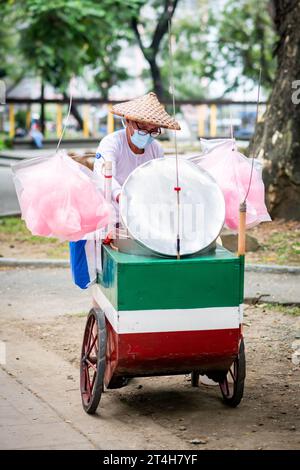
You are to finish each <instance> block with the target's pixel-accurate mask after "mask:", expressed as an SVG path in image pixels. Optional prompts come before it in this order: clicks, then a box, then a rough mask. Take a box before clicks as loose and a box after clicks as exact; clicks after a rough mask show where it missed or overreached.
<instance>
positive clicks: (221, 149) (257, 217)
mask: <svg viewBox="0 0 300 470" xmlns="http://www.w3.org/2000/svg"><path fill="white" fill-rule="evenodd" d="M201 145H202V149H203V154H201V155H200V156H197V157H191V159H190V160H191V161H194V163H196V164H197V165H199V166H200V167H201V168H203V169H205V170H206V171H207V172H208V173H210V175H211V176H213V178H214V179H215V180H216V181H217V183H218V185H219V186H220V188H221V190H222V192H223V195H224V199H225V210H226V215H225V226H226V227H227V228H228V229H229V230H231V231H233V232H237V230H238V224H239V206H240V203H242V202H243V201H244V199H245V196H246V195H247V192H248V188H249V182H250V179H251V185H250V189H249V192H248V195H247V213H246V226H247V228H250V227H254V226H255V225H257V224H259V223H260V222H267V221H270V220H271V218H270V216H269V214H268V211H267V208H266V205H265V187H264V183H263V179H262V165H261V164H260V162H258V161H257V160H254V165H253V171H252V176H251V167H252V160H251V159H250V158H247V157H245V155H243V154H241V153H240V152H239V151H238V150H237V146H236V143H235V141H234V140H232V139H222V140H221V139H220V140H218V139H214V140H213V141H209V140H205V139H201Z"/></svg>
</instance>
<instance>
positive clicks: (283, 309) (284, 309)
mask: <svg viewBox="0 0 300 470" xmlns="http://www.w3.org/2000/svg"><path fill="white" fill-rule="evenodd" d="M264 307H265V308H266V310H271V311H272V312H280V313H283V314H285V315H291V316H293V317H300V306H298V305H281V304H273V303H266V304H264Z"/></svg>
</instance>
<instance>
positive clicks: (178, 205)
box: [168, 19, 181, 259]
mask: <svg viewBox="0 0 300 470" xmlns="http://www.w3.org/2000/svg"><path fill="white" fill-rule="evenodd" d="M168 39H169V55H170V86H171V93H172V103H173V117H174V120H175V119H176V108H175V92H174V68H173V51H172V38H171V19H169V20H168ZM174 144H175V156H176V186H175V187H174V190H175V191H176V196H177V197H176V199H177V237H176V251H177V259H180V190H181V188H180V186H179V168H178V150H177V133H176V130H175V129H174Z"/></svg>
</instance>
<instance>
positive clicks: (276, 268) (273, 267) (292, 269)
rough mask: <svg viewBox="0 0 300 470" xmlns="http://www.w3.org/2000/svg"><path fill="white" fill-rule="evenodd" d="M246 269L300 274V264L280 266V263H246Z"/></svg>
mask: <svg viewBox="0 0 300 470" xmlns="http://www.w3.org/2000/svg"><path fill="white" fill-rule="evenodd" d="M245 271H249V272H258V273H270V274H300V266H285V265H283V266H280V265H279V264H269V265H268V264H246V265H245Z"/></svg>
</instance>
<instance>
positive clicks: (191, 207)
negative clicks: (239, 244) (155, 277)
mask: <svg viewBox="0 0 300 470" xmlns="http://www.w3.org/2000/svg"><path fill="white" fill-rule="evenodd" d="M178 170H179V188H180V191H179V199H180V204H179V211H178V205H177V191H176V189H175V188H176V159H175V158H174V157H167V158H158V159H154V160H151V161H149V162H146V163H144V164H143V165H141V166H139V167H137V168H136V169H135V170H134V171H133V172H132V173H131V174H130V175H129V176H128V178H127V180H126V181H125V183H124V185H123V188H122V192H121V198H120V217H121V221H122V223H123V225H124V226H125V228H126V229H127V230H128V233H129V235H130V236H131V237H132V238H133V239H134V240H136V241H137V242H138V243H140V244H141V245H142V246H144V247H146V248H148V249H150V250H152V251H153V252H155V253H157V254H159V255H165V256H176V254H177V233H178V229H179V235H180V255H182V256H184V255H190V254H194V253H198V252H201V251H202V250H204V249H205V248H207V247H209V246H210V245H212V244H213V242H214V241H215V240H216V239H217V237H218V235H219V233H220V231H221V229H222V227H223V224H224V218H225V202H224V197H223V194H222V192H221V190H220V188H219V186H218V185H217V183H216V182H215V180H214V179H213V178H212V177H211V176H210V175H209V174H208V173H207V172H206V171H205V170H203V169H201V168H199V167H198V166H197V165H195V164H194V163H192V162H190V161H188V160H185V159H179V161H178ZM178 215H179V217H178ZM178 221H179V226H178Z"/></svg>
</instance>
